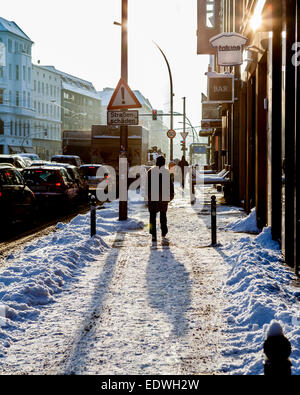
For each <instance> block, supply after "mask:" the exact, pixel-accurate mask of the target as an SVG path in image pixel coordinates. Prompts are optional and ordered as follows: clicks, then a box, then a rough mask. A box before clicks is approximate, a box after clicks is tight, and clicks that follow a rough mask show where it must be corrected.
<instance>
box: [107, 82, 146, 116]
mask: <svg viewBox="0 0 300 395" xmlns="http://www.w3.org/2000/svg"><path fill="white" fill-rule="evenodd" d="M140 107H142V105H141V103H140V102H139V101H138V99H137V98H136V96H135V94H134V93H133V92H132V90H131V89H130V88H129V86H128V85H127V83H126V81H125V80H124V78H121V79H120V81H119V83H118V85H117V87H116V89H115V91H114V93H113V95H112V97H111V99H110V102H109V104H108V106H107V109H108V110H122V109H124V108H140Z"/></svg>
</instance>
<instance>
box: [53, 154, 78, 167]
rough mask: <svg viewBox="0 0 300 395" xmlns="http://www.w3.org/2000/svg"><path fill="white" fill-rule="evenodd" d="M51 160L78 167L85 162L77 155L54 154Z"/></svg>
mask: <svg viewBox="0 0 300 395" xmlns="http://www.w3.org/2000/svg"><path fill="white" fill-rule="evenodd" d="M51 162H58V163H69V164H70V165H73V166H76V167H78V168H79V167H80V166H81V165H82V164H83V163H82V160H81V159H80V157H79V156H77V155H54V156H52V158H51Z"/></svg>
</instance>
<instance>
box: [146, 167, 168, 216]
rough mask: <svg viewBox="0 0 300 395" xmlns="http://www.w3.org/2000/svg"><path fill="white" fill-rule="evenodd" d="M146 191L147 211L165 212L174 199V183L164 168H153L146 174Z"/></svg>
mask: <svg viewBox="0 0 300 395" xmlns="http://www.w3.org/2000/svg"><path fill="white" fill-rule="evenodd" d="M146 191H147V197H148V208H149V211H155V212H159V211H167V210H168V204H169V202H170V201H171V200H173V199H174V183H173V179H172V177H171V173H170V172H169V170H168V169H166V168H165V167H158V166H154V167H152V168H151V169H150V170H148V173H147V179H146Z"/></svg>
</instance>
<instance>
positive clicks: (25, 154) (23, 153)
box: [19, 152, 40, 162]
mask: <svg viewBox="0 0 300 395" xmlns="http://www.w3.org/2000/svg"><path fill="white" fill-rule="evenodd" d="M19 156H22V158H28V159H30V160H31V161H32V162H34V161H37V160H40V157H39V156H38V155H37V154H30V153H26V152H22V153H21V154H19Z"/></svg>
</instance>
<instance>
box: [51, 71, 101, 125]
mask: <svg viewBox="0 0 300 395" xmlns="http://www.w3.org/2000/svg"><path fill="white" fill-rule="evenodd" d="M44 68H45V69H47V70H49V71H50V72H53V73H56V74H57V75H58V76H60V79H61V98H58V97H56V98H53V104H54V105H55V106H56V107H57V108H59V109H60V113H61V122H62V130H63V131H64V130H80V131H82V130H91V127H92V125H98V124H100V123H101V100H100V98H99V96H98V93H97V91H96V89H95V87H94V85H93V84H92V83H91V82H89V81H86V80H83V79H81V78H78V77H75V76H73V75H70V74H67V73H64V72H62V71H59V70H57V69H56V68H55V67H53V66H44Z"/></svg>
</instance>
